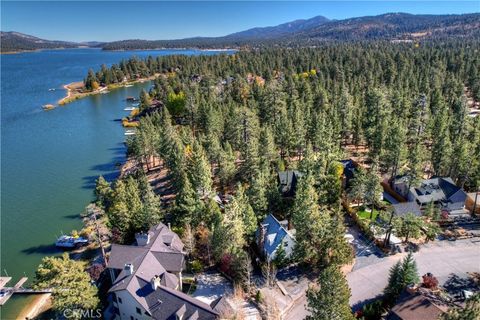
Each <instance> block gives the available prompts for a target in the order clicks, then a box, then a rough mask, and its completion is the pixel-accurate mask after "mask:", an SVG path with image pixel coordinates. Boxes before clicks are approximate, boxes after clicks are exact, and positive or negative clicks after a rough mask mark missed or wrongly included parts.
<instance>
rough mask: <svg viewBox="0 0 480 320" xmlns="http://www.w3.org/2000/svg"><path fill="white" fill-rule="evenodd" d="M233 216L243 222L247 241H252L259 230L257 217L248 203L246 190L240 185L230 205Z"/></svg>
mask: <svg viewBox="0 0 480 320" xmlns="http://www.w3.org/2000/svg"><path fill="white" fill-rule="evenodd" d="M228 208H229V210H230V211H232V214H234V215H238V216H240V217H241V219H242V221H243V234H244V237H245V239H248V240H251V239H252V237H253V234H254V233H255V230H257V217H256V216H255V212H254V211H253V208H252V206H251V205H250V203H249V201H248V197H247V195H246V193H245V188H244V187H243V186H242V185H241V184H240V183H239V184H237V189H236V191H235V197H234V198H233V201H232V202H231V203H230V204H229V205H228Z"/></svg>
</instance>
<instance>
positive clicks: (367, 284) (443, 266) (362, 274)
mask: <svg viewBox="0 0 480 320" xmlns="http://www.w3.org/2000/svg"><path fill="white" fill-rule="evenodd" d="M404 256H405V253H403V254H398V255H395V256H393V257H387V258H384V259H382V261H380V262H378V263H375V265H373V266H370V267H367V268H361V269H357V270H354V271H352V272H351V273H349V274H348V275H347V280H348V284H349V286H350V288H351V291H352V296H351V297H350V304H351V305H352V306H353V307H354V309H357V308H359V307H361V306H362V305H363V304H365V303H366V302H368V301H369V300H371V299H373V298H375V297H376V296H377V295H380V294H381V293H382V291H383V289H384V288H385V286H386V285H387V281H388V274H389V270H390V268H391V267H392V266H393V264H394V263H396V262H397V261H398V260H400V259H401V258H403V257H404ZM414 258H415V261H416V262H417V267H418V273H419V275H420V276H421V275H423V274H425V273H427V272H431V273H432V274H433V275H434V276H435V277H437V279H438V281H439V283H440V285H444V284H445V283H446V282H448V281H449V280H451V279H452V277H456V278H458V279H466V278H467V277H468V275H467V272H479V271H480V243H479V242H474V241H471V240H462V241H435V242H433V243H430V244H427V245H425V246H422V247H421V249H420V251H419V252H416V253H414Z"/></svg>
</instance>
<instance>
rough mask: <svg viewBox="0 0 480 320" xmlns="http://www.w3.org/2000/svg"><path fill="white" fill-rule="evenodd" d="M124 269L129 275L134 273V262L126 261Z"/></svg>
mask: <svg viewBox="0 0 480 320" xmlns="http://www.w3.org/2000/svg"><path fill="white" fill-rule="evenodd" d="M123 269H124V270H125V272H126V273H127V275H131V274H133V264H131V263H126V264H125V267H124V268H123Z"/></svg>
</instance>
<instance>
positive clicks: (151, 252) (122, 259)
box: [108, 224, 216, 320]
mask: <svg viewBox="0 0 480 320" xmlns="http://www.w3.org/2000/svg"><path fill="white" fill-rule="evenodd" d="M149 236H150V241H149V243H148V244H147V245H145V246H134V245H132V246H125V245H116V244H113V245H112V249H111V253H110V259H109V261H108V268H112V269H116V270H120V272H119V274H118V276H117V277H116V279H115V281H114V283H113V285H112V287H111V288H110V290H109V292H115V291H119V290H127V291H128V292H129V293H130V294H131V295H132V296H133V297H134V298H135V299H136V300H137V301H138V303H139V304H140V305H142V307H143V308H144V309H145V310H147V311H149V312H150V314H152V316H153V318H154V319H170V317H172V316H173V318H172V319H174V318H175V312H177V311H178V310H179V309H180V308H181V307H182V305H185V306H186V309H185V314H184V317H183V318H184V319H189V318H191V319H192V320H193V319H196V318H197V319H215V314H216V313H215V312H214V311H213V310H212V309H211V308H210V306H208V305H206V304H202V303H201V302H200V301H197V300H196V299H193V298H191V297H189V296H187V295H184V294H183V293H181V292H179V291H176V290H175V289H176V288H177V287H178V285H179V281H180V280H179V279H178V277H177V276H176V275H175V274H173V273H171V272H181V271H182V270H183V266H184V255H183V252H182V249H183V243H182V241H181V240H180V238H179V237H178V235H177V234H175V233H174V232H172V231H171V230H170V229H169V228H168V227H166V226H165V225H163V224H159V225H158V226H156V227H154V228H152V229H151V230H150V231H149ZM126 264H132V265H133V274H128V271H127V270H126V269H125V265H126ZM154 276H160V278H161V281H160V288H159V289H157V290H156V291H153V289H152V286H151V284H150V281H151V279H152V278H153V277H154ZM158 300H161V301H162V303H159V301H158ZM167 300H168V302H167V303H165V302H166V301H167ZM160 305H161V306H162V307H161V308H160V307H159V306H160ZM172 308H176V309H175V310H173V309H172ZM196 308H197V309H198V308H200V309H199V311H198V312H195V311H196V310H197V309H196ZM172 310H173V311H172Z"/></svg>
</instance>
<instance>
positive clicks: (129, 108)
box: [123, 107, 136, 111]
mask: <svg viewBox="0 0 480 320" xmlns="http://www.w3.org/2000/svg"><path fill="white" fill-rule="evenodd" d="M135 109H136V108H134V107H126V108H125V109H123V110H125V111H133V110H135Z"/></svg>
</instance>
